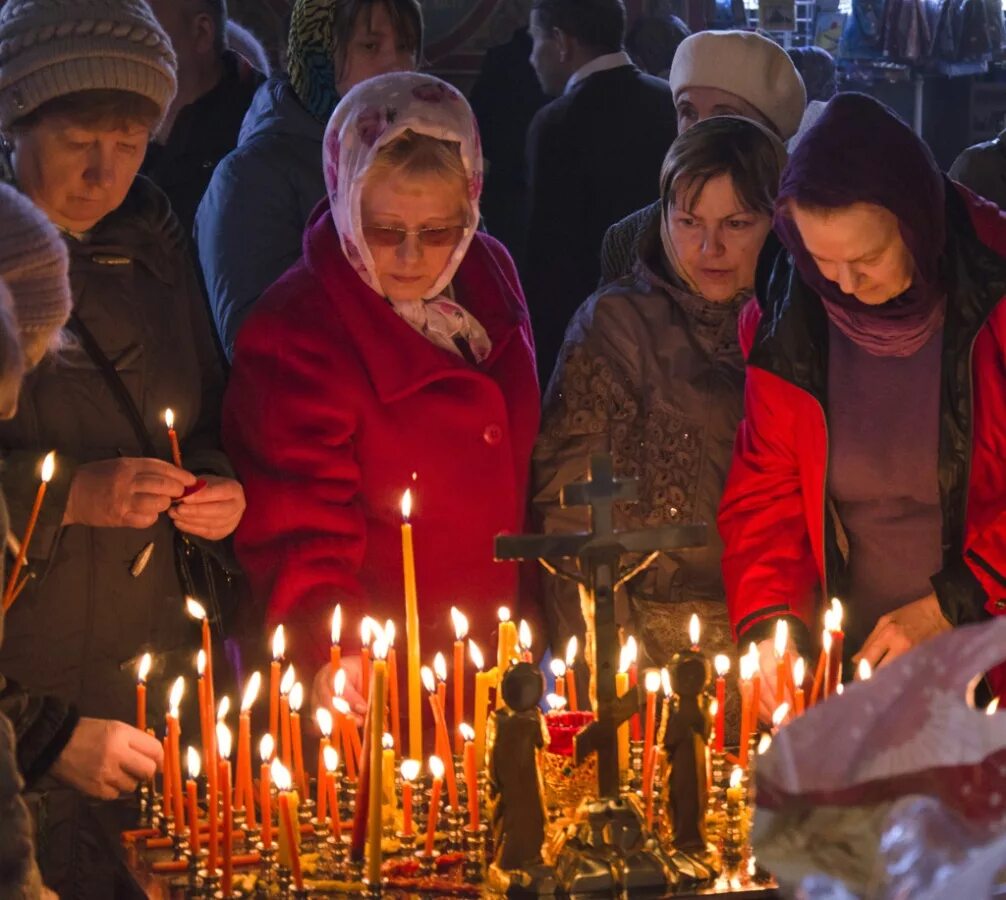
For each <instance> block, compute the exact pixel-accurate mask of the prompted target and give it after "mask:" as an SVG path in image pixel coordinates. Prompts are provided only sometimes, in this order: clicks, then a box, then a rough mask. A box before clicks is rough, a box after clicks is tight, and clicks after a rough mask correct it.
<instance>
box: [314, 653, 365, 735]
mask: <svg viewBox="0 0 1006 900" xmlns="http://www.w3.org/2000/svg"><path fill="white" fill-rule="evenodd" d="M341 671H342V672H344V673H345V674H344V676H343V689H342V695H341V696H342V699H343V700H345V701H346V702H347V703H348V704H349V708H350V709H351V710H352V712H353V715H354V716H355V717H356V723H357V724H358V725H362V724H363V717H364V716H365V715H366V714H367V701H366V700H364V699H363V694H362V693H361V692H360V678H361V674H362V665H361V661H360V657H359V656H355V655H354V656H343V657H342V669H341ZM337 674H338V673H337V672H333V671H332V667H331V665H324V666H322V667H321V668H320V669H319V670H318V671H317V672H316V673H315V676H314V681H313V683H312V686H311V705H312V706H313V707H314V708H315V709H331V708H332V700H333V699H334V698H335V696H336V694H335V688H334V685H335V677H336V675H337Z"/></svg>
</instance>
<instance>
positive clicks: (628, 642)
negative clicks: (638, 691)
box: [625, 634, 646, 765]
mask: <svg viewBox="0 0 1006 900" xmlns="http://www.w3.org/2000/svg"><path fill="white" fill-rule="evenodd" d="M625 646H626V648H627V649H626V651H625V652H626V653H628V654H629V657H630V659H631V660H632V661H631V662H630V663H629V690H633V689H634V688H635V687H636V686H637V684H638V683H639V681H638V671H637V663H638V662H639V647H638V645H637V644H636V639H635V637H634V636H633V635H631V634H630V635H629V636H628V637H627V638H626V639H625ZM629 736H630V737H631V738H632V740H634V741H638V740H639V739H640V733H639V714H638V713H634V714H633V715H632V717H631V718H630V719H629ZM643 764H644V765H645V764H646V757H645V756H644V757H643Z"/></svg>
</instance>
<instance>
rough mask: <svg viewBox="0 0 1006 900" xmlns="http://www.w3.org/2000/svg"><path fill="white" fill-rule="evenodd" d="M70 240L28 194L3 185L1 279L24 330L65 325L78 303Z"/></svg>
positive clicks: (0, 203) (26, 332)
mask: <svg viewBox="0 0 1006 900" xmlns="http://www.w3.org/2000/svg"><path fill="white" fill-rule="evenodd" d="M68 272H69V259H68V255H67V251H66V244H65V243H64V242H63V239H62V238H61V237H60V235H59V232H58V231H57V230H56V228H55V226H53V225H52V223H51V222H50V221H49V220H48V219H47V218H46V217H45V214H44V213H43V212H42V211H41V210H40V209H39V208H38V207H36V206H35V205H34V204H33V203H32V202H31V201H30V200H29V199H28V198H27V197H25V196H24V195H23V194H20V193H18V192H17V191H16V190H14V188H12V187H10V186H9V185H6V184H0V280H3V281H5V282H7V287H8V288H9V289H10V292H11V294H12V295H13V297H14V312H15V314H16V315H17V322H18V328H19V329H20V331H21V334H23V335H26V336H27V335H29V334H31V333H33V332H38V331H43V330H49V329H53V328H59V327H61V326H62V325H63V323H65V322H66V320H67V318H68V317H69V315H70V310H71V308H72V307H73V298H72V297H71V295H70V283H69V274H68Z"/></svg>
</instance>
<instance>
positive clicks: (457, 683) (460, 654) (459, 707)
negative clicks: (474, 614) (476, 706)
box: [451, 606, 468, 756]
mask: <svg viewBox="0 0 1006 900" xmlns="http://www.w3.org/2000/svg"><path fill="white" fill-rule="evenodd" d="M451 620H452V622H453V623H454V752H455V753H456V754H458V755H459V756H460V755H461V751H462V749H463V747H464V741H463V740H462V738H461V732H460V731H459V727H460V725H461V722H462V720H463V719H464V717H465V638H467V637H468V618H467V617H466V616H465V614H464V613H463V612H461V611H460V610H459V609H458V608H457V607H456V606H452V607H451Z"/></svg>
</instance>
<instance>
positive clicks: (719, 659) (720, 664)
mask: <svg viewBox="0 0 1006 900" xmlns="http://www.w3.org/2000/svg"><path fill="white" fill-rule="evenodd" d="M713 666H714V667H715V668H716V674H717V675H719V676H720V678H722V677H723V676H724V675H726V674H727V672H729V671H730V657H729V656H727V655H726V654H725V653H718V654H717V655H716V657H715V658H714V659H713Z"/></svg>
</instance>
